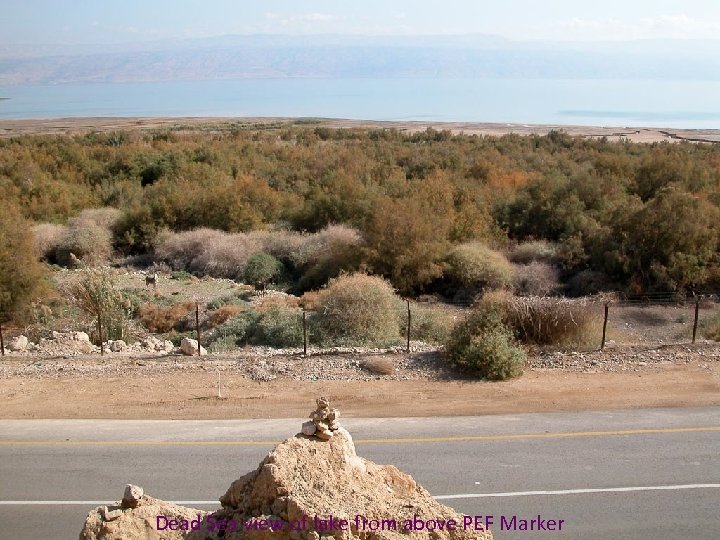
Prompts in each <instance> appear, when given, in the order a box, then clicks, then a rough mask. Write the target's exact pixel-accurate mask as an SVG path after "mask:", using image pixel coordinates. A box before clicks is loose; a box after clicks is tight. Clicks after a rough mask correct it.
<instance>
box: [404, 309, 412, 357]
mask: <svg viewBox="0 0 720 540" xmlns="http://www.w3.org/2000/svg"><path fill="white" fill-rule="evenodd" d="M406 302H407V311H408V322H407V348H406V349H405V352H407V353H408V354H410V318H411V315H410V300H406Z"/></svg>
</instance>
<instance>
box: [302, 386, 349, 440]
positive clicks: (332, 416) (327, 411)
mask: <svg viewBox="0 0 720 540" xmlns="http://www.w3.org/2000/svg"><path fill="white" fill-rule="evenodd" d="M316 403H317V409H315V410H314V411H313V412H312V413H310V420H309V421H308V422H303V425H302V429H301V432H302V434H303V435H307V436H308V437H310V436H312V435H315V436H316V437H317V438H319V439H321V440H323V441H329V440H330V439H332V436H333V432H335V431H337V430H338V429H339V428H340V423H339V422H338V418H340V411H338V410H337V409H331V408H330V402H329V401H328V400H327V399H326V398H324V397H321V398H318V400H317V401H316Z"/></svg>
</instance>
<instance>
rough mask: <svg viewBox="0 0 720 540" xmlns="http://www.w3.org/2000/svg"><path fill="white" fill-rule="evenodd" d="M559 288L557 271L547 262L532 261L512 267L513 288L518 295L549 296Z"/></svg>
mask: <svg viewBox="0 0 720 540" xmlns="http://www.w3.org/2000/svg"><path fill="white" fill-rule="evenodd" d="M559 288H560V276H559V272H558V271H557V269H556V268H555V267H553V266H551V265H549V264H548V263H544V262H538V261H533V262H531V263H530V264H522V265H518V264H516V265H514V267H513V290H514V291H515V294H517V295H518V296H549V295H551V294H553V293H555V292H556V291H557V290H558V289H559Z"/></svg>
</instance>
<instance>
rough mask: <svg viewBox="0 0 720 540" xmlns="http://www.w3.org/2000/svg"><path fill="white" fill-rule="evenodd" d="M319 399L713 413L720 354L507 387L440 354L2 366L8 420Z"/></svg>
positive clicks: (362, 411) (696, 349)
mask: <svg viewBox="0 0 720 540" xmlns="http://www.w3.org/2000/svg"><path fill="white" fill-rule="evenodd" d="M368 362H370V363H375V364H377V363H378V362H380V363H381V364H384V365H387V364H388V363H392V364H393V365H394V367H395V372H394V373H393V374H392V375H381V374H378V373H373V372H372V371H370V370H369V369H368V368H367V363H368ZM218 391H219V392H218ZM218 394H219V396H218ZM319 395H326V396H327V397H328V398H330V399H331V400H332V401H333V403H337V406H338V407H340V408H341V409H342V410H343V414H344V415H346V416H375V417H388V416H458V415H483V414H505V413H520V412H549V411H574V410H603V409H617V408H642V407H687V406H705V405H720V345H718V344H714V343H704V344H697V345H693V346H691V345H674V346H666V347H659V348H647V347H639V346H638V347H624V348H618V349H608V350H606V351H593V352H585V353H577V352H576V353H557V352H553V353H536V354H535V355H533V356H531V358H530V360H529V366H528V369H527V370H526V372H525V374H524V375H523V376H522V377H520V378H518V379H515V380H511V381H506V382H487V381H477V380H474V379H472V378H468V377H465V376H463V375H462V374H458V373H456V372H453V371H452V370H450V369H448V368H447V367H446V366H444V363H443V361H442V357H441V355H440V354H439V353H438V352H436V351H424V352H415V353H411V354H410V355H407V354H404V353H400V352H378V351H359V350H357V351H353V350H350V351H344V352H342V354H340V353H338V352H335V353H334V354H322V355H320V354H318V355H311V356H309V357H307V358H303V357H302V356H301V355H299V354H294V353H291V354H288V353H286V354H277V353H273V354H271V353H270V351H269V350H261V349H256V350H246V351H240V352H238V353H236V354H233V355H222V356H209V357H203V358H202V359H200V358H193V357H183V356H178V355H149V354H148V355H110V356H106V357H104V358H101V357H100V356H98V355H79V356H74V357H48V356H38V355H29V354H15V355H9V356H6V357H5V359H3V360H1V361H0V400H2V403H3V407H2V409H0V418H4V419H9V418H115V419H179V420H182V419H222V418H228V419H231V418H283V417H296V416H305V414H306V412H307V411H306V410H305V409H306V408H307V403H308V402H312V401H313V400H314V399H315V398H316V397H317V396H319Z"/></svg>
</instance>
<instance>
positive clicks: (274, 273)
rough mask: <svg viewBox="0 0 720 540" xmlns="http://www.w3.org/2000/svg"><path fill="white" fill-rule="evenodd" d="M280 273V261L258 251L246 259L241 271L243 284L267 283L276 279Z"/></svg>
mask: <svg viewBox="0 0 720 540" xmlns="http://www.w3.org/2000/svg"><path fill="white" fill-rule="evenodd" d="M281 271H282V264H281V263H280V261H278V260H277V259H276V258H275V257H273V256H272V255H270V254H269V253H265V252H264V251H260V252H258V253H254V254H253V255H251V256H250V258H248V261H247V264H245V269H244V270H243V280H244V281H245V283H268V282H270V281H272V280H273V279H275V278H277V277H278V276H279V275H280V273H281Z"/></svg>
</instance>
